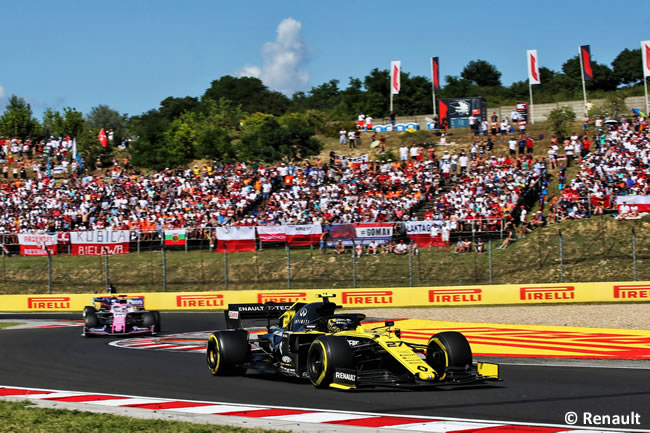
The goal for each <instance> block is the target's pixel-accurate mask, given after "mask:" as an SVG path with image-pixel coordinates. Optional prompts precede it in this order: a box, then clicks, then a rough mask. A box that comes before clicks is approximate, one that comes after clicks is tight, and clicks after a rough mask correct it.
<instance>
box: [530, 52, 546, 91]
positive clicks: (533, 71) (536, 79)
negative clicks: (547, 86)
mask: <svg viewBox="0 0 650 433" xmlns="http://www.w3.org/2000/svg"><path fill="white" fill-rule="evenodd" d="M527 57H528V82H529V83H530V84H540V83H541V82H542V79H541V77H540V76H539V58H538V57H537V50H528V56H527Z"/></svg>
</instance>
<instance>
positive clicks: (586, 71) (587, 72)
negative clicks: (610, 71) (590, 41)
mask: <svg viewBox="0 0 650 433" xmlns="http://www.w3.org/2000/svg"><path fill="white" fill-rule="evenodd" d="M580 61H581V62H582V77H583V78H584V80H585V81H589V80H593V79H594V73H593V72H591V48H590V47H589V45H582V46H581V47H580Z"/></svg>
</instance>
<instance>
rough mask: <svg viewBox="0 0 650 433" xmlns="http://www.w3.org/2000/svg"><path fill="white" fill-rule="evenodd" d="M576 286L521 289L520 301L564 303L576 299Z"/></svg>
mask: <svg viewBox="0 0 650 433" xmlns="http://www.w3.org/2000/svg"><path fill="white" fill-rule="evenodd" d="M575 290H576V288H575V287H574V286H533V287H521V288H520V289H519V299H520V300H522V301H562V300H569V299H575V297H576V294H575Z"/></svg>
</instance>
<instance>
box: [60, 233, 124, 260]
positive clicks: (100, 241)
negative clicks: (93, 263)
mask: <svg viewBox="0 0 650 433" xmlns="http://www.w3.org/2000/svg"><path fill="white" fill-rule="evenodd" d="M130 239H131V233H130V232H129V231H128V230H101V231H94V232H70V244H71V245H70V247H71V248H70V254H71V255H73V256H100V255H103V254H108V255H113V254H126V253H128V252H129V241H130Z"/></svg>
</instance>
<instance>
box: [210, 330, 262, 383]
mask: <svg viewBox="0 0 650 433" xmlns="http://www.w3.org/2000/svg"><path fill="white" fill-rule="evenodd" d="M250 351H251V346H250V344H249V343H248V332H247V331H244V330H228V331H216V332H213V333H212V335H210V338H209V339H208V346H207V349H206V357H207V361H208V367H209V369H210V373H212V374H213V375H214V376H224V375H241V374H244V373H246V367H243V366H242V364H245V363H246V362H248V361H249V359H250Z"/></svg>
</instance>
